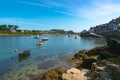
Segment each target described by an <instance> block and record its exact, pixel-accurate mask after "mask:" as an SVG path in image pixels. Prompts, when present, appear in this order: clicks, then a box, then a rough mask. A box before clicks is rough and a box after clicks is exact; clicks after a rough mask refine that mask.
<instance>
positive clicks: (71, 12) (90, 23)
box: [0, 0, 120, 32]
mask: <svg viewBox="0 0 120 80" xmlns="http://www.w3.org/2000/svg"><path fill="white" fill-rule="evenodd" d="M119 16H120V0H0V24H13V25H18V26H20V29H28V30H33V29H34V30H50V29H64V30H73V31H75V32H81V31H82V30H84V29H86V30H88V29H89V28H90V27H94V26H95V25H99V24H104V23H107V22H109V21H110V20H112V19H115V18H117V17H119Z"/></svg>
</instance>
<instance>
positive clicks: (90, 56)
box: [31, 39, 120, 80]
mask: <svg viewBox="0 0 120 80" xmlns="http://www.w3.org/2000/svg"><path fill="white" fill-rule="evenodd" d="M106 41H107V44H106V45H105V46H102V47H96V48H94V49H91V50H88V51H87V50H81V51H79V52H77V53H76V54H75V55H74V57H73V58H71V59H69V60H68V62H74V63H75V64H76V66H75V67H74V68H70V69H68V70H64V69H62V68H55V69H51V70H49V71H47V72H45V73H43V74H38V75H32V76H31V79H32V80H119V79H120V63H119V62H120V44H119V43H117V41H115V40H111V39H107V40H106Z"/></svg>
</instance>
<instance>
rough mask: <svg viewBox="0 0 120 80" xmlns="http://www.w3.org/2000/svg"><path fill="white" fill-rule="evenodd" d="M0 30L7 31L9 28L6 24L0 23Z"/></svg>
mask: <svg viewBox="0 0 120 80" xmlns="http://www.w3.org/2000/svg"><path fill="white" fill-rule="evenodd" d="M0 30H1V31H8V30H9V29H8V27H7V25H0Z"/></svg>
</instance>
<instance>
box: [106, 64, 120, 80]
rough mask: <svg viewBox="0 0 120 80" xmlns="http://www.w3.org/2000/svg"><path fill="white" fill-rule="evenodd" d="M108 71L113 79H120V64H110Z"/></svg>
mask: <svg viewBox="0 0 120 80" xmlns="http://www.w3.org/2000/svg"><path fill="white" fill-rule="evenodd" d="M106 71H107V72H108V74H109V75H110V77H111V78H112V80H120V66H119V65H116V64H108V65H107V66H106Z"/></svg>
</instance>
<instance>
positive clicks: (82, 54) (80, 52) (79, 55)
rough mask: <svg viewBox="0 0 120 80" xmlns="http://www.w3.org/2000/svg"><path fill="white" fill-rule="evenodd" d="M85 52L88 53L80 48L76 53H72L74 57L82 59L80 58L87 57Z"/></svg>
mask: <svg viewBox="0 0 120 80" xmlns="http://www.w3.org/2000/svg"><path fill="white" fill-rule="evenodd" d="M87 54H88V51H86V50H81V51H79V52H78V53H76V54H75V55H74V57H75V58H77V59H82V60H84V59H85V58H86V57H87Z"/></svg>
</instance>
